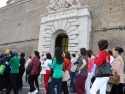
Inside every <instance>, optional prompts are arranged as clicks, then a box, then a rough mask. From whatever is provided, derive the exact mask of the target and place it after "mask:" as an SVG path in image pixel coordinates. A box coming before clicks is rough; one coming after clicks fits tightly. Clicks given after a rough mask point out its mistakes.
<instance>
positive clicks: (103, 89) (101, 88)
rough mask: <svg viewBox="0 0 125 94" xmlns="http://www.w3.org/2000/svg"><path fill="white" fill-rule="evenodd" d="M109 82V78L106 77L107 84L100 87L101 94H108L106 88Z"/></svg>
mask: <svg viewBox="0 0 125 94" xmlns="http://www.w3.org/2000/svg"><path fill="white" fill-rule="evenodd" d="M108 80H109V77H105V82H104V83H103V85H102V86H101V87H100V94H106V87H107V83H108Z"/></svg>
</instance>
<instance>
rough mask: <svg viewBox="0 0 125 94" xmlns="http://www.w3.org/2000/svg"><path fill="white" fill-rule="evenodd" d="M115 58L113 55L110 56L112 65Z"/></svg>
mask: <svg viewBox="0 0 125 94" xmlns="http://www.w3.org/2000/svg"><path fill="white" fill-rule="evenodd" d="M114 60H115V58H114V57H113V56H110V64H111V65H112V64H113V62H114Z"/></svg>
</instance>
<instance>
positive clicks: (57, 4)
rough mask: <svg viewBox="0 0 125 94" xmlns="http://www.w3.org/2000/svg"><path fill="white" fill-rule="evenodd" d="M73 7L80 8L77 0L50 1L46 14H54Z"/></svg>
mask: <svg viewBox="0 0 125 94" xmlns="http://www.w3.org/2000/svg"><path fill="white" fill-rule="evenodd" d="M73 7H81V4H80V2H79V0H50V5H49V6H48V7H47V9H48V12H54V11H58V10H63V9H67V8H73Z"/></svg>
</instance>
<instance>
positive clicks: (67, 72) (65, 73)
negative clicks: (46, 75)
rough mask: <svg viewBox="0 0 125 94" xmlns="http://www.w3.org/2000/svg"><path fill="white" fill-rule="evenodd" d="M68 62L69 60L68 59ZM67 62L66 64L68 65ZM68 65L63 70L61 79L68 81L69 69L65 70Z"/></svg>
mask: <svg viewBox="0 0 125 94" xmlns="http://www.w3.org/2000/svg"><path fill="white" fill-rule="evenodd" d="M69 64H70V61H69ZM69 64H68V66H69ZM68 66H67V67H66V70H65V71H64V72H63V79H62V81H68V80H69V79H70V75H69V71H68V70H67V68H68Z"/></svg>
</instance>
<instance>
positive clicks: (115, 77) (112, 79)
mask: <svg viewBox="0 0 125 94" xmlns="http://www.w3.org/2000/svg"><path fill="white" fill-rule="evenodd" d="M108 83H110V84H115V85H119V83H120V76H119V75H118V74H117V73H115V75H113V76H110V78H109V81H108Z"/></svg>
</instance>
